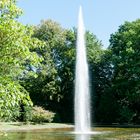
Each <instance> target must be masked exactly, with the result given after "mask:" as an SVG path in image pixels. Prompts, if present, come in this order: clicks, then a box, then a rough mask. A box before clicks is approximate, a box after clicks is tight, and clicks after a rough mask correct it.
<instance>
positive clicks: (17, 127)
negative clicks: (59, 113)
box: [0, 122, 73, 132]
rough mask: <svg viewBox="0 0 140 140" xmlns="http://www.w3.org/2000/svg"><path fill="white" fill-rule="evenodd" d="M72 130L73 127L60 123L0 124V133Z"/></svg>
mask: <svg viewBox="0 0 140 140" xmlns="http://www.w3.org/2000/svg"><path fill="white" fill-rule="evenodd" d="M63 128H64V129H66V128H68V129H72V128H73V125H68V124H61V123H42V124H34V123H23V122H0V131H1V132H6V131H27V130H39V129H48V130H51V129H63Z"/></svg>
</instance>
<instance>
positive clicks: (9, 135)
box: [0, 128, 140, 140]
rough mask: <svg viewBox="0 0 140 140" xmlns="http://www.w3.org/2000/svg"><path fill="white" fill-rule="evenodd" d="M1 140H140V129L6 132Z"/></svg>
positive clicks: (0, 137)
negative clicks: (91, 131)
mask: <svg viewBox="0 0 140 140" xmlns="http://www.w3.org/2000/svg"><path fill="white" fill-rule="evenodd" d="M0 140H140V128H95V129H94V134H92V135H89V134H84V135H81V134H74V133H72V131H70V130H69V131H68V130H64V129H62V130H60V129H58V130H49V131H48V130H45V129H44V130H35V131H24V132H23V131H22V132H6V133H4V134H3V135H1V136H0Z"/></svg>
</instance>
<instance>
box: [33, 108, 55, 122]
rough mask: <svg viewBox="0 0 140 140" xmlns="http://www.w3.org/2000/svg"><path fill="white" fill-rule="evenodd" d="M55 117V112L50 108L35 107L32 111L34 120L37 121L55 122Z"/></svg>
mask: <svg viewBox="0 0 140 140" xmlns="http://www.w3.org/2000/svg"><path fill="white" fill-rule="evenodd" d="M54 118H55V113H53V112H51V111H48V110H44V109H43V108H42V107H37V106H35V107H33V111H32V120H31V121H32V122H37V123H41V122H49V123H51V122H53V120H54Z"/></svg>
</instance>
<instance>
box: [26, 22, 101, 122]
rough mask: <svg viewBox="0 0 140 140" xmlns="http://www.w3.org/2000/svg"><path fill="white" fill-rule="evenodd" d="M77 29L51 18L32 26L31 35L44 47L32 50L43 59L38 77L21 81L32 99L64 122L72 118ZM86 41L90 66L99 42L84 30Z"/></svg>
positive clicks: (95, 58)
mask: <svg viewBox="0 0 140 140" xmlns="http://www.w3.org/2000/svg"><path fill="white" fill-rule="evenodd" d="M76 32H77V31H76V29H75V28H74V29H73V30H67V29H63V28H62V27H61V26H60V25H59V24H58V23H56V22H54V21H52V20H46V21H41V24H40V25H38V26H37V27H35V33H34V37H37V38H38V39H40V40H42V41H45V43H46V45H45V47H44V48H43V49H40V48H39V49H35V51H36V52H37V53H38V54H39V55H41V56H42V57H43V61H42V64H41V66H40V67H39V68H38V70H37V72H36V73H37V75H38V76H37V78H32V80H33V81H30V80H31V77H29V78H27V79H26V80H25V81H26V82H24V84H25V88H26V89H27V90H28V91H29V92H30V95H31V98H32V100H33V102H34V103H35V104H36V105H42V106H44V107H46V108H47V109H51V110H53V111H55V112H57V113H58V114H59V115H60V118H61V121H63V122H72V121H73V112H74V111H73V93H74V79H75V72H74V71H75V51H76V50H75V47H76V46H75V45H76V34H77V33H76ZM86 40H87V48H88V58H89V62H90V63H91V65H92V63H94V61H98V59H99V54H100V51H101V43H100V42H99V41H98V40H97V39H96V36H94V35H93V34H92V33H90V32H87V33H86ZM97 57H98V58H97ZM91 70H92V71H93V67H91ZM42 77H43V78H42ZM30 83H32V84H31V86H28V85H29V84H30ZM42 101H43V102H42ZM68 116H69V117H68Z"/></svg>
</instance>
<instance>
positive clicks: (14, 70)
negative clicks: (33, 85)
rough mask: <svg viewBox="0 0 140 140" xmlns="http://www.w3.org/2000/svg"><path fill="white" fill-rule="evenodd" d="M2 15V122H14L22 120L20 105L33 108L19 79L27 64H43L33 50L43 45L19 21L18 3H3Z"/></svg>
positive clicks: (0, 77) (0, 8) (0, 24)
mask: <svg viewBox="0 0 140 140" xmlns="http://www.w3.org/2000/svg"><path fill="white" fill-rule="evenodd" d="M0 11H1V13H0V65H1V67H0V82H1V83H0V98H1V102H0V119H2V120H15V119H17V118H18V117H19V116H20V105H21V104H22V105H24V106H32V102H31V100H30V97H29V94H28V93H27V91H26V90H25V89H24V88H23V87H22V86H21V85H20V84H19V82H18V77H19V74H20V75H21V73H22V72H23V70H24V69H25V68H26V65H25V64H26V63H27V61H30V63H31V64H32V63H36V64H37V63H38V62H39V61H40V58H39V57H38V55H37V54H36V53H33V52H31V51H30V49H32V48H35V47H36V46H38V45H39V44H41V42H40V41H38V40H37V39H34V38H31V36H32V33H33V31H32V29H31V27H28V26H24V25H22V24H21V23H19V22H18V21H16V19H15V18H17V17H18V16H19V15H20V14H21V13H22V12H21V10H20V9H19V8H17V7H16V1H15V0H1V1H0Z"/></svg>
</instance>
